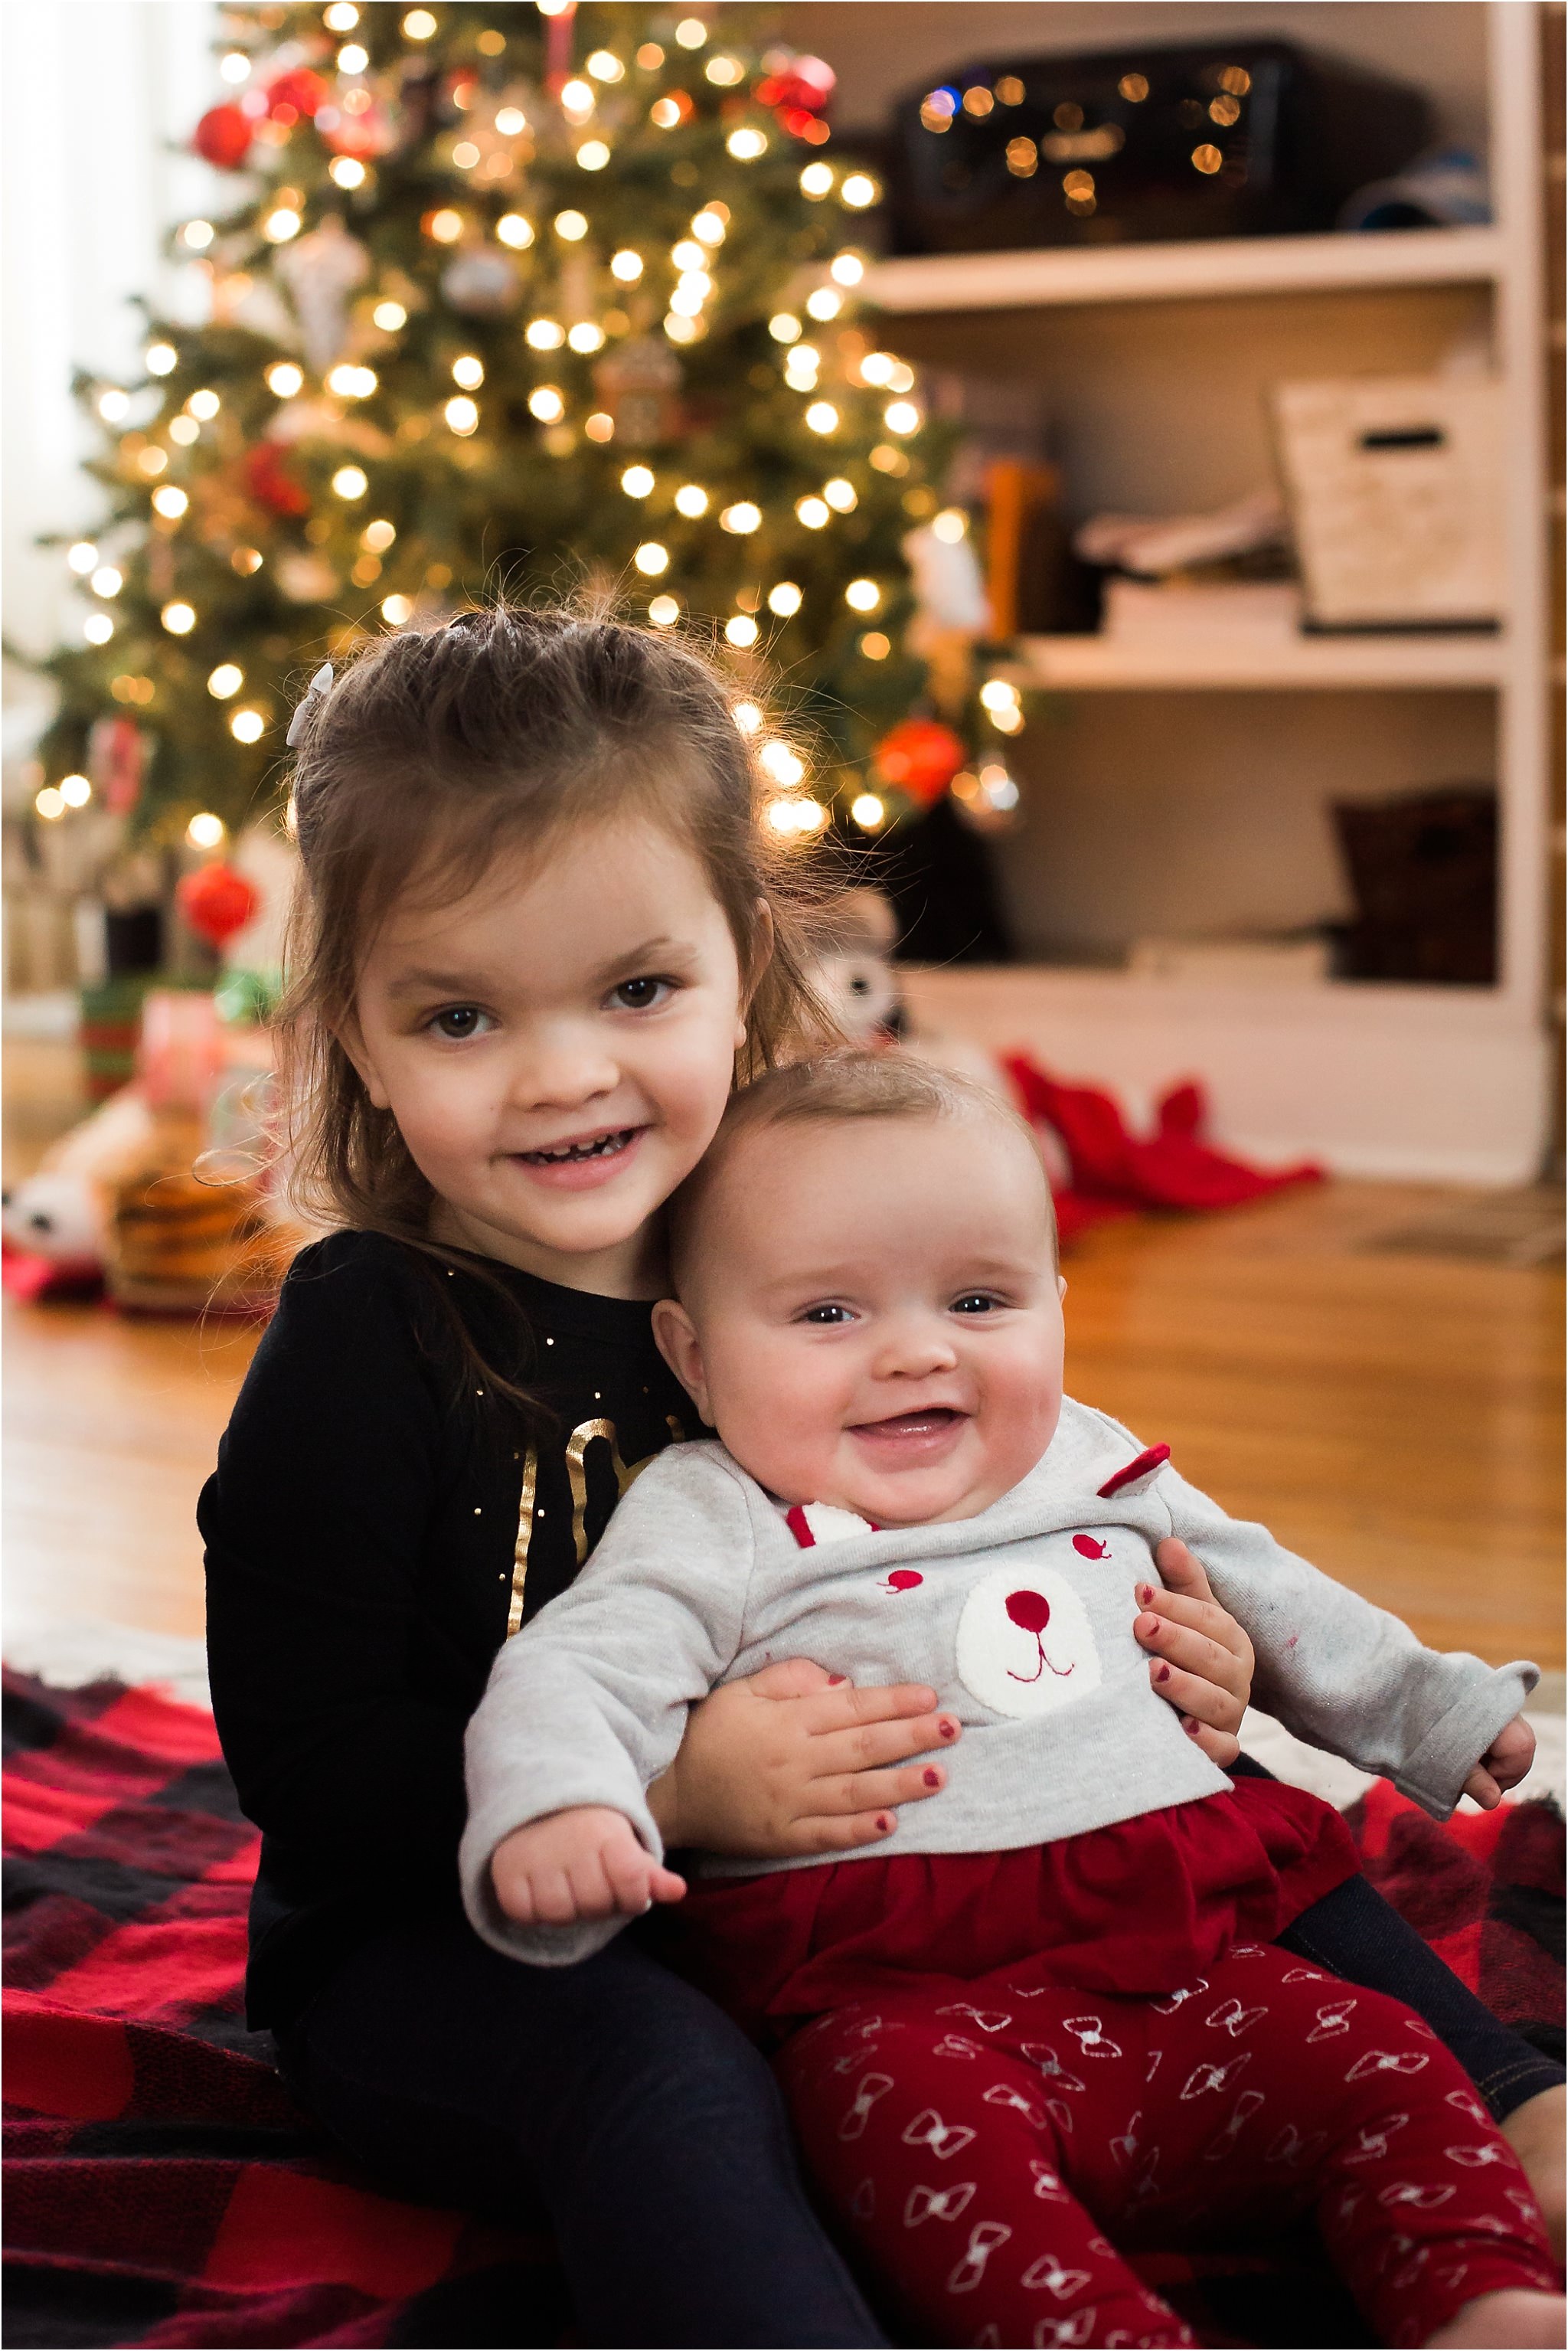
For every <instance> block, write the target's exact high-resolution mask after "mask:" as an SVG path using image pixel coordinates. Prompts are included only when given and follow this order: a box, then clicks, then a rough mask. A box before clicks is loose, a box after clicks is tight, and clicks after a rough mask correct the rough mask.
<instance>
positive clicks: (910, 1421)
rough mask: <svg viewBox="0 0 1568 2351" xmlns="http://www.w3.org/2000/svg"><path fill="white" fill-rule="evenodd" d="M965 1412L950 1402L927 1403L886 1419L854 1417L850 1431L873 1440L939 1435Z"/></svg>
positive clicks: (855, 1435)
mask: <svg viewBox="0 0 1568 2351" xmlns="http://www.w3.org/2000/svg"><path fill="white" fill-rule="evenodd" d="M967 1418H968V1415H967V1413H963V1412H958V1411H956V1410H955V1409H954V1407H953V1406H952V1405H946V1404H934V1405H924V1406H923V1407H922V1408H921V1409H920V1410H919V1411H917V1412H898V1413H894V1415H893V1416H892V1417H891V1418H890V1419H887V1420H862V1421H857V1422H855V1423H854V1424H853V1425H852V1427H851V1430H850V1434H851V1436H852V1437H869V1438H870V1439H871V1440H872V1442H873V1444H875V1443H878V1442H881V1443H889V1444H897V1443H898V1441H899V1440H900V1438H904V1437H939V1436H942V1435H944V1434H945V1433H946V1431H947V1430H948V1429H951V1428H956V1426H958V1424H959V1422H960V1421H964V1420H967Z"/></svg>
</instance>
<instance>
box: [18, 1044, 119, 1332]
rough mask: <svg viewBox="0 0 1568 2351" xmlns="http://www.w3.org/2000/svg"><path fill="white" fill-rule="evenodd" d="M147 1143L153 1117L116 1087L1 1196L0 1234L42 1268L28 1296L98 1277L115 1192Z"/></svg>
mask: <svg viewBox="0 0 1568 2351" xmlns="http://www.w3.org/2000/svg"><path fill="white" fill-rule="evenodd" d="M154 1135H155V1122H154V1118H153V1113H152V1109H151V1107H150V1105H149V1103H148V1102H147V1101H146V1098H145V1096H144V1095H143V1094H142V1092H141V1089H140V1087H138V1086H135V1085H129V1086H121V1087H120V1091H119V1092H118V1093H114V1094H110V1098H109V1100H108V1101H107V1102H104V1103H102V1104H101V1105H100V1107H99V1109H97V1110H95V1111H94V1112H93V1113H92V1114H91V1116H90V1117H89V1118H85V1119H83V1121H82V1122H81V1124H80V1125H79V1126H73V1127H72V1129H71V1131H70V1133H69V1134H66V1135H62V1136H61V1138H60V1140H59V1141H58V1142H57V1143H56V1144H52V1145H51V1147H50V1148H49V1150H47V1152H46V1153H45V1155H44V1157H43V1159H42V1160H41V1162H40V1163H39V1165H38V1166H37V1169H36V1170H35V1172H34V1173H33V1174H32V1175H28V1176H26V1178H25V1179H24V1180H23V1181H22V1182H21V1183H20V1184H18V1185H17V1186H16V1188H15V1189H14V1190H13V1191H10V1192H7V1193H6V1194H5V1202H4V1207H0V1232H3V1233H4V1235H5V1240H6V1242H7V1243H8V1244H9V1246H10V1248H11V1249H15V1250H16V1251H17V1252H19V1254H20V1255H21V1256H23V1257H25V1258H30V1259H41V1260H42V1261H43V1266H44V1269H45V1274H44V1277H43V1278H39V1279H37V1280H34V1282H33V1283H32V1284H31V1285H30V1289H31V1294H32V1295H34V1296H37V1295H39V1294H40V1293H41V1292H42V1291H43V1290H47V1289H56V1288H61V1287H74V1286H78V1285H79V1284H81V1283H84V1282H88V1281H91V1280H95V1279H97V1278H99V1277H100V1276H101V1275H102V1272H103V1270H104V1267H105V1265H106V1263H107V1262H108V1258H109V1240H110V1219H111V1217H112V1215H113V1203H114V1194H115V1187H116V1186H117V1185H118V1184H119V1183H120V1180H121V1179H122V1178H123V1177H124V1176H126V1175H129V1174H130V1173H131V1170H132V1169H133V1168H135V1167H138V1166H141V1165H143V1164H144V1163H145V1162H146V1160H147V1159H148V1157H149V1156H150V1155H151V1154H152V1149H153V1145H154Z"/></svg>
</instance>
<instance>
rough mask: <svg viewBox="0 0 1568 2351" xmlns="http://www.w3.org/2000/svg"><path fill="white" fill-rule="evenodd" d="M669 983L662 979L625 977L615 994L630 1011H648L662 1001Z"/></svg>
mask: <svg viewBox="0 0 1568 2351" xmlns="http://www.w3.org/2000/svg"><path fill="white" fill-rule="evenodd" d="M667 985H668V982H667V981H665V980H662V979H649V978H641V979H623V980H622V983H621V985H620V987H618V988H617V989H616V991H615V994H616V998H617V1000H618V1001H619V1002H620V1003H621V1004H622V1006H623V1007H624V1008H625V1009H626V1010H627V1011H628V1012H646V1011H647V1010H648V1009H649V1008H650V1007H651V1006H652V1005H654V1004H657V1003H658V1002H659V1001H660V999H661V998H662V997H663V994H664V989H665V987H667Z"/></svg>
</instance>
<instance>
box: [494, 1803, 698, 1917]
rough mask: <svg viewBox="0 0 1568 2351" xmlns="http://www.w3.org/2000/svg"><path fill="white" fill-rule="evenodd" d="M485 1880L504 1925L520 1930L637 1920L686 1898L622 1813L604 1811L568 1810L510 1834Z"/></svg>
mask: <svg viewBox="0 0 1568 2351" xmlns="http://www.w3.org/2000/svg"><path fill="white" fill-rule="evenodd" d="M490 1880H491V1883H492V1885H493V1886H495V1889H496V1899H497V1902H498V1903H499V1904H500V1906H501V1908H502V1909H503V1910H504V1911H505V1912H506V1914H507V1917H508V1918H516V1919H517V1921H518V1923H519V1924H520V1925H522V1926H524V1927H533V1926H543V1927H570V1925H572V1923H573V1922H574V1920H576V1919H579V1918H614V1917H626V1918H636V1917H641V1916H642V1914H643V1911H644V1910H647V1909H649V1908H651V1907H652V1906H653V1903H655V1902H678V1901H679V1900H680V1898H681V1896H682V1895H683V1894H684V1893H685V1890H686V1882H685V1878H684V1877H677V1876H675V1873H674V1870H673V1869H664V1868H663V1867H661V1865H659V1863H658V1862H656V1861H655V1860H654V1859H653V1855H652V1854H651V1853H647V1852H645V1851H644V1850H643V1846H642V1844H640V1843H639V1842H638V1839H637V1834H636V1831H635V1830H634V1829H633V1828H632V1823H631V1822H630V1821H629V1820H628V1819H627V1818H626V1815H625V1813H617V1812H613V1811H612V1809H611V1808H610V1806H609V1805H608V1804H574V1805H572V1806H571V1807H570V1810H569V1811H567V1812H564V1813H549V1814H548V1815H547V1816H546V1818H545V1819H544V1820H542V1821H530V1822H529V1823H528V1826H527V1828H521V1829H514V1830H513V1831H512V1834H511V1835H510V1836H507V1837H503V1838H502V1839H501V1842H500V1844H498V1845H497V1847H496V1850H495V1852H494V1853H493V1854H492V1855H491V1856H490Z"/></svg>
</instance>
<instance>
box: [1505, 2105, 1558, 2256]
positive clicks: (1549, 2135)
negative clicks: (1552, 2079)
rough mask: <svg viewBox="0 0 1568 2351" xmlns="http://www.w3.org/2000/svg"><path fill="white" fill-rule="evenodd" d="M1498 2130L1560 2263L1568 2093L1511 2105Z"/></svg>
mask: <svg viewBox="0 0 1568 2351" xmlns="http://www.w3.org/2000/svg"><path fill="white" fill-rule="evenodd" d="M1499 2128H1500V2130H1501V2132H1502V2135H1503V2137H1504V2138H1505V2139H1507V2141H1508V2143H1509V2145H1510V2147H1512V2149H1513V2151H1514V2153H1515V2155H1517V2156H1518V2158H1519V2159H1520V2161H1521V2164H1522V2165H1523V2166H1524V2170H1525V2177H1526V2178H1527V2179H1528V2180H1529V2181H1530V2184H1531V2188H1533V2189H1534V2190H1535V2199H1536V2202H1537V2203H1538V2204H1539V2205H1540V2207H1541V2217H1542V2220H1544V2221H1545V2223H1546V2233H1547V2235H1548V2236H1549V2237H1550V2238H1551V2240H1552V2250H1553V2252H1555V2253H1556V2255H1557V2258H1558V2260H1559V2261H1561V2260H1562V2259H1563V2205H1564V2182H1563V2143H1564V2137H1565V2136H1568V2091H1565V2090H1563V2088H1562V2087H1561V2086H1559V2087H1558V2088H1556V2089H1553V2090H1539V2091H1537V2093H1536V2095H1535V2096H1534V2097H1533V2098H1526V2100H1525V2102H1524V2104H1523V2105H1522V2106H1515V2108H1514V2110H1513V2112H1512V2114H1511V2115H1510V2116H1509V2117H1508V2120H1507V2121H1506V2122H1505V2123H1501V2124H1500V2125H1499Z"/></svg>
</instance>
